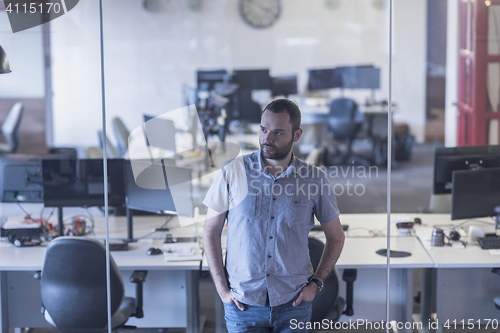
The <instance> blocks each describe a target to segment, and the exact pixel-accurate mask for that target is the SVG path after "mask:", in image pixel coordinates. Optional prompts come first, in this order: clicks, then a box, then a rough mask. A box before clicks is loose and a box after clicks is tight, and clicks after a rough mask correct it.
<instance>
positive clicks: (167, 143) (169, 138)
mask: <svg viewBox="0 0 500 333" xmlns="http://www.w3.org/2000/svg"><path fill="white" fill-rule="evenodd" d="M143 117H144V124H143V134H144V139H145V140H146V145H147V146H148V148H151V147H154V148H160V149H163V150H166V151H170V152H172V155H174V154H175V153H176V152H177V148H176V142H175V126H174V122H173V120H171V119H166V118H160V117H155V116H150V115H146V114H145V115H143Z"/></svg>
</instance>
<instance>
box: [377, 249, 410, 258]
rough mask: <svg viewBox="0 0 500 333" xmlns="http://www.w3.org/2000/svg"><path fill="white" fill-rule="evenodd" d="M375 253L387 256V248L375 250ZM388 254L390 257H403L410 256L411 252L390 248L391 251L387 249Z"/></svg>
mask: <svg viewBox="0 0 500 333" xmlns="http://www.w3.org/2000/svg"><path fill="white" fill-rule="evenodd" d="M375 253H376V254H378V255H381V256H383V257H387V249H380V250H377V251H375ZM389 256H390V257H391V258H404V257H409V256H411V253H410V252H406V251H395V250H391V251H389Z"/></svg>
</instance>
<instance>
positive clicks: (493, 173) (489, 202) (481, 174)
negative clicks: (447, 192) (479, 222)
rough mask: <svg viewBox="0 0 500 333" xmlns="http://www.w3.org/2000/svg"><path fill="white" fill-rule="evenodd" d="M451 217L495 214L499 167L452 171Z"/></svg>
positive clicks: (499, 195) (498, 199) (499, 196)
mask: <svg viewBox="0 0 500 333" xmlns="http://www.w3.org/2000/svg"><path fill="white" fill-rule="evenodd" d="M452 184H453V191H452V193H451V219H452V220H457V219H467V218H477V217H485V216H495V215H496V212H495V207H497V206H498V205H500V168H490V169H478V170H465V171H464V170H461V171H455V172H453V182H452Z"/></svg>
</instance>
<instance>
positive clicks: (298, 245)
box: [204, 99, 344, 333]
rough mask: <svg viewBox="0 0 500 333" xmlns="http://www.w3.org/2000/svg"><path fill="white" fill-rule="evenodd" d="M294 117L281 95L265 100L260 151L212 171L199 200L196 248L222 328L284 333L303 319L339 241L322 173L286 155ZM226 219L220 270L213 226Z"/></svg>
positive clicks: (296, 129)
mask: <svg viewBox="0 0 500 333" xmlns="http://www.w3.org/2000/svg"><path fill="white" fill-rule="evenodd" d="M300 118H301V116H300V110H299V108H298V107H297V105H296V104H294V103H293V102H291V101H289V100H286V99H278V100H275V101H273V102H271V103H269V105H267V106H266V108H265V109H264V111H263V112H262V118H261V124H260V128H261V131H260V135H259V142H260V148H261V149H260V150H259V151H257V152H255V153H253V154H249V155H245V156H240V157H238V158H236V159H235V160H234V161H232V162H231V163H228V164H227V165H226V166H224V167H223V168H222V169H221V170H219V173H218V174H217V177H216V179H215V181H214V183H213V184H212V186H211V187H210V189H209V190H208V192H207V196H206V198H205V200H204V204H205V205H206V206H207V207H208V213H207V220H206V222H205V231H204V247H205V252H206V256H207V259H208V264H209V267H210V271H211V273H212V278H213V280H214V283H215V287H216V290H217V292H218V294H219V296H220V298H221V300H222V302H223V303H224V310H225V317H226V325H227V329H228V331H229V332H230V333H232V332H290V331H291V321H292V320H293V322H294V323H298V322H303V323H305V322H308V321H309V320H310V317H311V309H312V303H311V302H312V300H313V299H314V297H315V295H316V293H317V292H319V291H320V289H321V287H322V284H323V281H325V279H326V278H327V277H328V275H329V273H330V271H331V270H332V269H333V267H334V265H335V262H336V261H337V259H338V257H339V255H340V252H341V250H342V246H343V244H344V233H343V231H342V226H341V224H340V220H339V214H340V213H339V211H338V208H337V202H336V199H335V195H334V193H333V190H332V188H331V185H330V183H329V181H328V179H327V178H326V174H325V173H324V172H323V171H322V170H320V169H319V168H316V167H314V166H311V165H309V164H307V163H305V162H303V161H301V160H299V159H298V158H296V157H294V156H293V154H292V147H293V143H294V142H297V140H299V138H300V136H301V135H302V129H301V128H300ZM314 215H315V216H316V218H317V219H318V220H319V221H320V222H321V224H322V226H323V230H324V232H325V236H326V243H325V250H324V251H323V255H322V257H321V261H320V263H319V266H318V269H317V270H316V272H313V270H312V265H311V263H310V259H309V251H308V240H307V237H308V234H309V231H310V230H311V228H312V227H313V225H314ZM226 219H227V245H226V262H225V264H226V267H225V268H226V270H225V269H224V265H223V258H222V249H221V232H222V229H223V226H224V223H225V220H226ZM295 327H297V325H295ZM293 332H300V330H293ZM303 332H307V330H303Z"/></svg>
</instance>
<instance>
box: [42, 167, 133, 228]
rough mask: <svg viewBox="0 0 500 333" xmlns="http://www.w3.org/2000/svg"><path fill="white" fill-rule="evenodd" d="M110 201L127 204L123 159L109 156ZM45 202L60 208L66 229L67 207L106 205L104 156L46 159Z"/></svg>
mask: <svg viewBox="0 0 500 333" xmlns="http://www.w3.org/2000/svg"><path fill="white" fill-rule="evenodd" d="M107 163H108V205H109V206H111V207H112V206H117V207H120V206H123V205H124V204H125V185H124V184H125V180H124V174H123V160H121V159H109V160H108V161H107ZM42 174H43V203H44V205H45V207H57V208H58V231H59V235H62V233H63V231H64V230H63V222H62V215H63V214H62V209H63V207H91V206H104V166H103V160H101V159H82V160H75V159H54V160H43V161H42Z"/></svg>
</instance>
